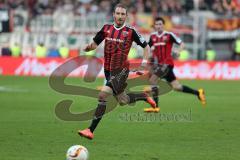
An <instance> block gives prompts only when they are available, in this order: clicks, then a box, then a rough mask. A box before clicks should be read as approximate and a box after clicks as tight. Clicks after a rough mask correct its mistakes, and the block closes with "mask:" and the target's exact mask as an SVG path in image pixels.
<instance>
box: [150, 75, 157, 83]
mask: <svg viewBox="0 0 240 160" xmlns="http://www.w3.org/2000/svg"><path fill="white" fill-rule="evenodd" d="M157 82H158V79H157V78H155V77H153V76H151V78H150V79H149V83H150V84H151V85H156V84H157Z"/></svg>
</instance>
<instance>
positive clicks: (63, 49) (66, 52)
mask: <svg viewBox="0 0 240 160" xmlns="http://www.w3.org/2000/svg"><path fill="white" fill-rule="evenodd" d="M58 52H59V54H60V56H61V57H62V58H67V57H69V48H68V47H67V46H66V45H64V44H62V45H61V47H60V48H59V50H58Z"/></svg>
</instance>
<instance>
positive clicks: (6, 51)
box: [1, 43, 12, 56]
mask: <svg viewBox="0 0 240 160" xmlns="http://www.w3.org/2000/svg"><path fill="white" fill-rule="evenodd" d="M1 55H2V56H11V55H12V53H11V50H10V49H9V44H8V43H4V44H3V45H2V48H1Z"/></svg>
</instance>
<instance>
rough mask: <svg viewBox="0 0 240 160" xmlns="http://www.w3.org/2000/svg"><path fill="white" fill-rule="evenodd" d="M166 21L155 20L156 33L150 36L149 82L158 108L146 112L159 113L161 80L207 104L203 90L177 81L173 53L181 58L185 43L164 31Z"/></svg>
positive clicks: (161, 19) (146, 109) (159, 18)
mask: <svg viewBox="0 0 240 160" xmlns="http://www.w3.org/2000/svg"><path fill="white" fill-rule="evenodd" d="M164 23H165V21H164V19H163V18H162V17H157V18H155V22H154V27H155V30H156V32H153V33H152V34H151V36H150V40H149V43H148V44H149V46H150V47H151V49H152V64H151V65H150V66H151V69H150V74H151V75H150V79H149V82H150V84H151V86H152V88H151V91H152V95H153V99H154V101H155V103H156V104H157V107H156V108H153V107H151V108H145V109H144V111H145V112H159V110H160V108H159V105H158V94H159V88H158V87H157V82H158V79H159V78H163V79H165V80H166V81H167V82H169V83H170V84H171V86H172V87H173V89H174V90H175V91H179V92H183V93H190V94H193V95H195V96H197V97H198V99H199V100H200V101H201V102H202V104H205V103H206V100H205V95H204V91H203V89H198V90H195V89H192V88H190V87H188V86H185V85H182V84H180V82H179V81H178V80H177V79H176V76H175V74H174V72H173V68H174V62H173V57H172V54H171V53H172V52H173V53H174V56H179V53H180V51H181V50H183V48H184V43H183V42H182V40H181V39H180V38H179V37H177V36H176V35H175V34H174V33H172V32H167V31H164ZM174 43H176V44H177V45H179V48H178V49H175V50H172V47H173V44H174Z"/></svg>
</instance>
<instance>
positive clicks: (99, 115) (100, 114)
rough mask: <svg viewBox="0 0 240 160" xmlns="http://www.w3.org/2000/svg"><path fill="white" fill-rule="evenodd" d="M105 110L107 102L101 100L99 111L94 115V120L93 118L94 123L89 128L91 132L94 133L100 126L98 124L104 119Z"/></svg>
mask: <svg viewBox="0 0 240 160" xmlns="http://www.w3.org/2000/svg"><path fill="white" fill-rule="evenodd" d="M105 110H106V101H102V100H99V103H98V106H97V109H96V111H95V113H94V118H93V120H92V123H91V125H90V127H89V129H90V131H91V132H94V130H95V129H96V127H97V126H98V123H99V122H100V121H101V119H102V117H103V115H104V113H105Z"/></svg>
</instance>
